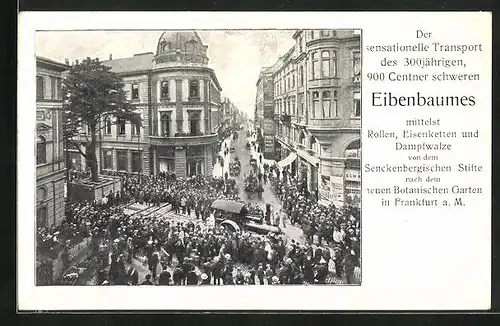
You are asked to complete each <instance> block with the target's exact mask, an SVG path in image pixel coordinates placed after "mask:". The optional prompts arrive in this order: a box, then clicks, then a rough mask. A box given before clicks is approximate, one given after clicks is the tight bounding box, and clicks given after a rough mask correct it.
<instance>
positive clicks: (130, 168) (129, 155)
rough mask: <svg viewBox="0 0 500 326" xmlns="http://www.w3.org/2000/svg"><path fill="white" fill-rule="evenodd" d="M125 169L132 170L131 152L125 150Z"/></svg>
mask: <svg viewBox="0 0 500 326" xmlns="http://www.w3.org/2000/svg"><path fill="white" fill-rule="evenodd" d="M127 171H128V172H130V171H132V152H131V151H130V149H129V150H127Z"/></svg>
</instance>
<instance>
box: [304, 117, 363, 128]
mask: <svg viewBox="0 0 500 326" xmlns="http://www.w3.org/2000/svg"><path fill="white" fill-rule="evenodd" d="M308 126H309V129H313V130H314V129H319V130H335V129H359V128H361V119H359V118H352V119H309V124H308Z"/></svg>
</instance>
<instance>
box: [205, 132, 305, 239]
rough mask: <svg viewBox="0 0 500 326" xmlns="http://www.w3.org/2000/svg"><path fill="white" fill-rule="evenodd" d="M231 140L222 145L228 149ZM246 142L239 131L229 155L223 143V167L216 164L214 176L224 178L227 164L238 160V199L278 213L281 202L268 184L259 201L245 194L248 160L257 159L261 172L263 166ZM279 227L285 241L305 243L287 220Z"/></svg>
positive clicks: (250, 167)
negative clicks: (271, 208) (267, 206)
mask: <svg viewBox="0 0 500 326" xmlns="http://www.w3.org/2000/svg"><path fill="white" fill-rule="evenodd" d="M231 139H232V137H229V138H227V139H226V140H225V141H224V143H226V144H227V146H228V148H230V146H231ZM246 141H247V137H246V130H241V131H239V132H238V139H236V141H233V146H234V149H235V150H234V152H233V153H229V155H224V143H223V144H222V147H221V151H220V155H221V156H222V157H224V167H223V169H222V168H221V166H220V164H219V163H217V164H216V165H215V166H214V175H215V176H224V173H225V172H226V171H227V172H228V173H229V163H230V162H233V161H234V159H235V158H236V157H237V158H239V160H240V162H241V172H240V175H239V176H235V177H233V178H234V179H235V180H236V185H237V186H238V192H239V196H240V198H241V199H242V200H244V201H245V202H248V203H252V204H257V205H259V206H260V207H261V208H262V209H263V210H264V211H265V209H266V204H271V205H272V206H273V209H274V211H275V212H279V210H280V209H281V201H280V200H279V199H278V198H276V196H275V194H274V192H273V190H272V189H271V185H270V184H269V182H268V183H265V184H263V188H264V192H263V193H262V199H259V198H257V197H256V196H252V197H251V198H248V196H247V194H246V193H245V184H244V181H245V175H248V174H249V173H250V170H252V166H251V165H250V158H251V157H255V158H257V164H258V167H259V169H262V170H263V165H264V161H263V163H260V160H259V159H258V156H259V155H260V153H257V152H255V151H254V149H253V148H251V149H250V150H247V149H246V148H245V145H246ZM280 227H281V228H282V231H283V232H284V234H285V235H286V239H287V240H288V239H293V240H295V241H298V242H300V243H304V242H305V238H304V235H303V233H302V230H301V229H300V228H299V227H296V226H292V225H291V224H290V221H289V220H285V227H284V228H283V227H282V226H280Z"/></svg>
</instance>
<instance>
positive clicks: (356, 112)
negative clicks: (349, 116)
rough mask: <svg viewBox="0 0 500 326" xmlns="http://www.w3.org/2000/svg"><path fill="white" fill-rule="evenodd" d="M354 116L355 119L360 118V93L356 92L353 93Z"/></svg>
mask: <svg viewBox="0 0 500 326" xmlns="http://www.w3.org/2000/svg"><path fill="white" fill-rule="evenodd" d="M353 109H354V110H353V111H354V112H353V113H354V116H355V117H360V116H361V93H359V92H356V93H354V108H353Z"/></svg>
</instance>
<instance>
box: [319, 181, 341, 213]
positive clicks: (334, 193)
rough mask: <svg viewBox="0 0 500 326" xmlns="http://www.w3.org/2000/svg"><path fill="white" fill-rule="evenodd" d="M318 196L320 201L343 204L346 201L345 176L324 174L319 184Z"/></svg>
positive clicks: (337, 204)
mask: <svg viewBox="0 0 500 326" xmlns="http://www.w3.org/2000/svg"><path fill="white" fill-rule="evenodd" d="M318 197H319V200H320V201H323V202H325V203H327V204H334V205H336V206H342V205H343V203H344V179H343V177H339V176H325V175H322V176H321V177H320V184H319V185H318Z"/></svg>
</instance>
